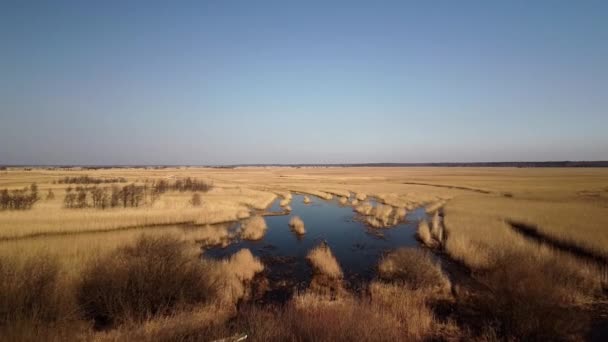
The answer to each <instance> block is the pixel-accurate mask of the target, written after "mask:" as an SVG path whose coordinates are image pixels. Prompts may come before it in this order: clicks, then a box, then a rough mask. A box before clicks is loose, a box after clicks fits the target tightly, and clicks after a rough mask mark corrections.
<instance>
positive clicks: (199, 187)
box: [152, 177, 213, 194]
mask: <svg viewBox="0 0 608 342" xmlns="http://www.w3.org/2000/svg"><path fill="white" fill-rule="evenodd" d="M152 186H153V188H154V191H155V193H159V194H162V193H164V192H167V191H180V192H184V191H201V192H207V191H209V190H211V188H212V187H213V185H212V184H211V183H208V182H206V181H203V180H198V179H192V178H190V177H188V178H184V179H178V180H176V181H175V182H169V181H167V180H164V179H161V180H158V181H156V182H154V183H153V185H152Z"/></svg>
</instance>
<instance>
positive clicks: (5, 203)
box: [0, 183, 40, 210]
mask: <svg viewBox="0 0 608 342" xmlns="http://www.w3.org/2000/svg"><path fill="white" fill-rule="evenodd" d="M39 199H40V197H39V196H38V186H37V185H36V183H32V185H30V186H29V187H25V188H23V189H20V190H19V189H15V190H10V191H9V190H8V189H4V190H2V191H0V210H27V209H31V208H32V207H33V206H34V203H36V202H38V200H39Z"/></svg>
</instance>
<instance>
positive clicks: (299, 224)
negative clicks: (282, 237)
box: [289, 216, 306, 235]
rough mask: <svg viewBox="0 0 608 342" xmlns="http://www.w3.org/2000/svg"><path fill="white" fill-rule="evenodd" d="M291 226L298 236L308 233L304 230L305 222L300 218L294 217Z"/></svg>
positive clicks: (290, 221)
mask: <svg viewBox="0 0 608 342" xmlns="http://www.w3.org/2000/svg"><path fill="white" fill-rule="evenodd" d="M289 226H290V227H291V230H293V231H294V232H295V233H296V234H298V235H304V234H305V233H306V229H305V228H304V221H302V219H301V218H300V217H299V216H293V217H292V218H291V219H290V220H289Z"/></svg>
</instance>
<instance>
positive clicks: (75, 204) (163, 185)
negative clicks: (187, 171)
mask: <svg viewBox="0 0 608 342" xmlns="http://www.w3.org/2000/svg"><path fill="white" fill-rule="evenodd" d="M211 188H212V185H211V184H209V183H207V182H205V181H201V180H197V179H192V178H185V179H178V180H176V181H175V182H169V181H167V180H158V181H154V182H153V183H152V184H151V185H149V184H144V185H136V184H135V183H132V184H129V185H125V186H122V187H120V186H117V185H114V186H112V187H111V188H107V187H105V188H104V187H98V186H92V187H82V186H77V187H76V188H72V187H71V186H70V187H68V188H67V189H66V193H65V197H64V201H63V204H64V206H65V207H66V208H75V209H83V208H97V209H107V208H116V207H123V208H137V207H139V206H140V205H142V204H145V203H146V200H150V201H151V202H153V201H155V200H156V199H157V198H158V197H159V196H160V195H161V194H163V193H165V192H167V191H180V192H183V191H193V192H207V191H209V190H210V189H211ZM200 203H201V199H200V197H199V196H193V198H192V204H193V205H200Z"/></svg>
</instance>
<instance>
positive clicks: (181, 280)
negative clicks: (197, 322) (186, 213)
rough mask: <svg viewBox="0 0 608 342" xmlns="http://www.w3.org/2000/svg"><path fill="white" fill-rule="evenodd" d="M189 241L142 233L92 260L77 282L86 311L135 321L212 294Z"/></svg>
mask: <svg viewBox="0 0 608 342" xmlns="http://www.w3.org/2000/svg"><path fill="white" fill-rule="evenodd" d="M188 247H189V246H187V245H186V243H185V242H183V241H180V240H178V239H176V238H174V237H171V236H161V237H146V236H142V237H141V238H140V239H139V240H138V241H137V242H136V243H135V245H133V246H126V247H123V248H120V249H119V250H118V251H116V252H114V253H112V254H111V255H107V256H106V257H101V258H99V259H98V260H95V261H94V262H92V263H91V264H90V265H89V266H88V267H87V269H85V271H84V272H83V274H82V282H81V283H80V284H79V286H78V288H77V297H78V303H79V305H80V307H81V308H82V311H83V313H84V315H85V316H86V317H87V318H90V319H94V320H96V321H97V322H99V323H105V324H111V323H119V322H125V321H132V320H136V321H139V320H144V319H147V318H150V317H154V316H158V315H164V314H167V313H170V312H174V311H175V310H177V309H183V308H185V307H189V306H191V305H195V304H198V303H202V302H206V301H208V300H210V299H212V298H213V296H214V293H215V291H216V289H215V287H214V285H213V284H212V283H211V282H210V281H209V278H208V274H209V270H208V269H207V267H206V266H205V264H204V263H203V262H201V261H200V260H199V259H198V258H196V256H194V255H192V254H191V253H190V250H189V249H188Z"/></svg>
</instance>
